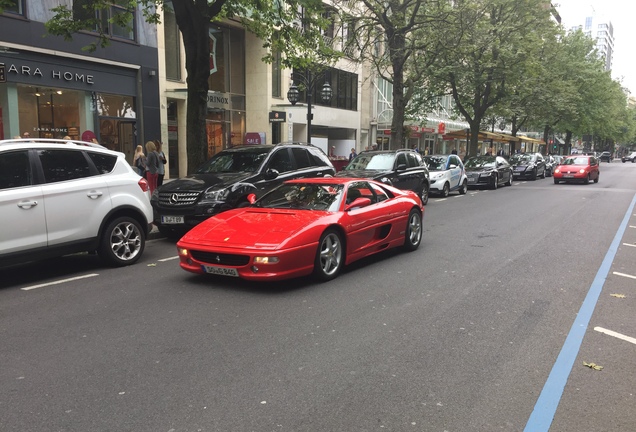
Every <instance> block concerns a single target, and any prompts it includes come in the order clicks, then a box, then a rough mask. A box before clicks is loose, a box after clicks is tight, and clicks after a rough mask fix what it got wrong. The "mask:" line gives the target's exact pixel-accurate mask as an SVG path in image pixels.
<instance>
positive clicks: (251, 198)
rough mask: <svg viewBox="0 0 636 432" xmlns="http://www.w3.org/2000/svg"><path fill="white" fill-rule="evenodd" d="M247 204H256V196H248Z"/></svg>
mask: <svg viewBox="0 0 636 432" xmlns="http://www.w3.org/2000/svg"><path fill="white" fill-rule="evenodd" d="M247 202H249V203H250V204H254V203H255V202H256V194H253V193H251V194H249V195H247Z"/></svg>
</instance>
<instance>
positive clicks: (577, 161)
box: [563, 157, 589, 165]
mask: <svg viewBox="0 0 636 432" xmlns="http://www.w3.org/2000/svg"><path fill="white" fill-rule="evenodd" d="M588 161H589V159H588V158H586V157H574V158H567V159H566V160H565V161H564V162H563V165H587V164H588Z"/></svg>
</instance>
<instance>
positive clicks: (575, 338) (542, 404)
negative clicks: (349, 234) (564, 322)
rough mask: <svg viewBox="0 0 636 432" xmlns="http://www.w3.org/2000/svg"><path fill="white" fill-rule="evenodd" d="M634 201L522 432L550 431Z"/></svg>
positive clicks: (633, 201) (634, 202)
mask: <svg viewBox="0 0 636 432" xmlns="http://www.w3.org/2000/svg"><path fill="white" fill-rule="evenodd" d="M635 204H636V195H634V198H632V203H631V205H630V206H629V208H628V209H627V213H625V216H624V217H623V222H622V223H621V225H620V226H619V228H618V231H616V236H614V240H613V241H612V244H611V245H610V247H609V249H608V251H607V254H606V255H605V258H604V259H603V262H602V263H601V267H600V268H599V269H598V272H597V273H596V277H595V278H594V281H593V282H592V285H591V286H590V289H589V291H588V292H587V295H586V296H585V300H583V304H582V305H581V309H579V313H578V314H577V316H576V319H575V320H574V323H573V324H572V328H571V329H570V333H568V337H567V338H566V339H565V343H564V344H563V347H562V348H561V352H560V353H559V356H558V357H557V359H556V362H555V363H554V366H552V371H550V375H549V376H548V380H547V381H546V382H545V384H544V386H543V390H541V394H540V395H539V399H537V403H536V405H535V406H534V409H533V410H532V414H530V418H529V419H528V422H527V423H526V427H525V429H524V432H542V431H546V432H547V431H548V430H550V425H551V424H552V420H554V415H555V413H556V410H557V407H558V406H559V402H560V401H561V397H562V396H563V390H564V389H565V384H566V383H567V381H568V377H569V376H570V372H572V366H573V365H574V361H575V360H576V356H577V355H578V353H579V349H580V348H581V343H583V337H584V336H585V332H586V331H587V326H588V324H589V322H590V319H591V318H592V313H593V312H594V308H595V307H596V303H597V302H598V298H599V296H600V295H601V290H602V288H603V285H604V284H605V279H606V278H607V275H608V273H609V271H610V268H611V266H612V262H614V257H615V256H616V252H617V251H618V247H619V245H620V242H621V239H622V238H623V234H624V233H625V229H627V224H628V222H629V218H630V217H631V215H632V212H633V210H634V205H635Z"/></svg>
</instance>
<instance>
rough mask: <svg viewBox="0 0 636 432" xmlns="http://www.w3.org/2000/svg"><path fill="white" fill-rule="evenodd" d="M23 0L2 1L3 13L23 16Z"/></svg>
mask: <svg viewBox="0 0 636 432" xmlns="http://www.w3.org/2000/svg"><path fill="white" fill-rule="evenodd" d="M24 2H25V0H5V1H4V2H3V5H4V13H10V14H15V15H23V16H24V11H25V7H24Z"/></svg>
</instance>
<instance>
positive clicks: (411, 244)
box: [404, 209, 422, 251]
mask: <svg viewBox="0 0 636 432" xmlns="http://www.w3.org/2000/svg"><path fill="white" fill-rule="evenodd" d="M421 242H422V215H421V214H420V212H419V211H418V210H417V209H413V210H411V212H410V213H409V220H408V222H407V223H406V232H405V233H404V249H405V250H407V251H414V250H415V249H417V248H418V247H419V246H420V243H421Z"/></svg>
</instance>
